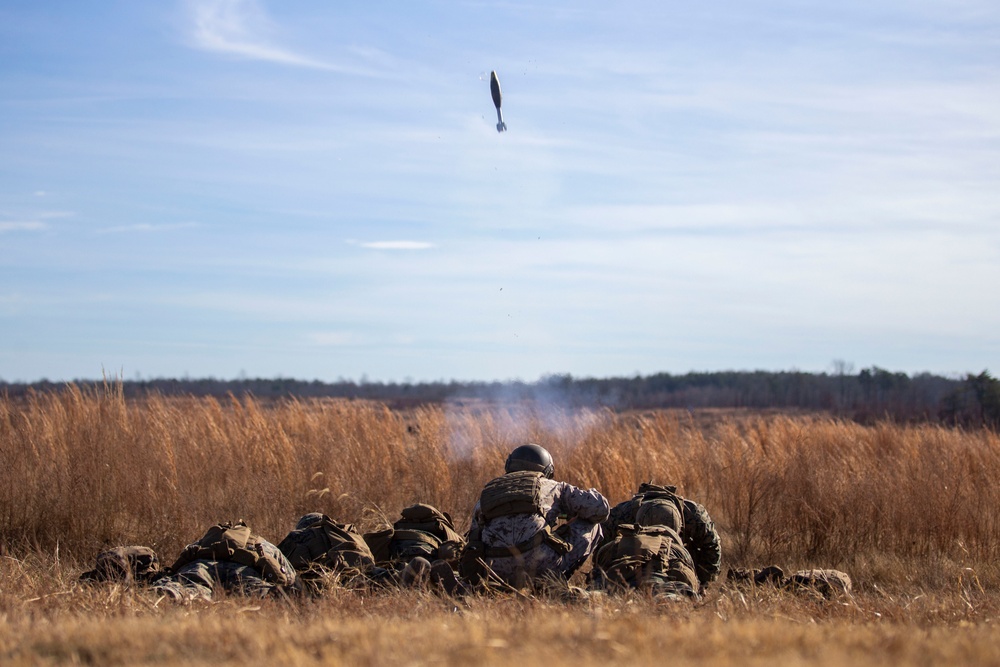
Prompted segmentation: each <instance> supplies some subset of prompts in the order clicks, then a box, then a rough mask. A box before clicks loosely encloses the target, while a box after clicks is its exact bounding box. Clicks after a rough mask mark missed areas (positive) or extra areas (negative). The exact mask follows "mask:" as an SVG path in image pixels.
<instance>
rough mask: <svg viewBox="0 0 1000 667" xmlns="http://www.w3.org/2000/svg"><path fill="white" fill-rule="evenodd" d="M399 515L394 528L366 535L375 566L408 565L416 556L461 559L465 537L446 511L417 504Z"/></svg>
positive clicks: (432, 558) (431, 558)
mask: <svg viewBox="0 0 1000 667" xmlns="http://www.w3.org/2000/svg"><path fill="white" fill-rule="evenodd" d="M400 514H401V517H400V519H398V520H397V521H396V522H395V523H394V524H393V525H392V528H387V529H385V530H380V531H377V532H372V533H365V535H364V538H365V542H366V543H367V544H368V547H369V548H370V549H371V551H372V555H373V556H374V557H375V562H376V563H388V562H391V561H402V562H409V561H410V560H411V559H413V558H415V557H417V556H421V557H423V558H427V559H428V560H436V559H439V558H441V559H444V560H449V561H452V560H455V559H457V558H458V556H459V554H460V553H461V551H462V549H463V548H464V546H465V538H464V537H463V536H462V535H461V534H460V533H459V532H458V531H456V530H455V526H454V524H453V523H452V520H451V516H449V515H448V513H447V512H442V511H440V510H438V509H437V508H435V507H433V506H431V505H425V504H423V503H418V504H416V505H411V506H409V507H406V508H404V509H403V510H402V512H401V513H400Z"/></svg>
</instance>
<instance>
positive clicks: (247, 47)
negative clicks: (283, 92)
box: [188, 0, 372, 74]
mask: <svg viewBox="0 0 1000 667" xmlns="http://www.w3.org/2000/svg"><path fill="white" fill-rule="evenodd" d="M188 6H189V10H190V17H191V32H190V40H191V43H192V45H193V46H194V47H196V48H198V49H202V50H204V51H212V52H215V53H221V54H224V55H228V56H233V57H237V58H244V59H246V60H257V61H263V62H270V63H275V64H278V65H287V66H290V67H302V68H308V69H317V70H327V71H331V72H340V73H344V74H372V72H367V71H365V70H363V69H359V68H352V67H345V66H343V65H338V64H336V63H330V62H326V61H323V60H317V59H315V58H310V57H308V56H305V55H302V54H299V53H295V52H294V51H291V50H289V49H286V48H283V47H281V46H278V45H276V44H274V43H272V41H271V40H270V39H269V38H268V35H267V33H268V32H270V31H271V20H270V18H269V17H268V16H267V13H266V12H265V11H264V9H263V8H262V7H261V5H260V4H259V3H258V2H255V0H189V3H188Z"/></svg>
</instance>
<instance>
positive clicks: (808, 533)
mask: <svg viewBox="0 0 1000 667" xmlns="http://www.w3.org/2000/svg"><path fill="white" fill-rule="evenodd" d="M526 441H533V442H538V443H540V444H543V445H544V446H546V447H547V448H549V450H550V451H551V452H552V454H553V456H554V457H555V460H556V470H557V477H558V478H560V479H564V480H566V481H569V482H571V483H574V484H577V485H581V486H586V487H591V486H593V487H596V488H598V489H599V490H601V491H602V492H603V493H605V495H607V496H608V497H609V498H610V499H611V501H612V502H617V501H620V500H622V499H625V498H627V497H628V496H629V495H630V493H631V492H632V491H633V490H634V489H635V488H636V487H637V486H638V484H639V483H640V482H642V481H646V480H650V479H652V480H655V481H657V482H661V483H673V484H676V485H677V486H678V487H679V490H680V491H681V492H682V493H683V494H684V495H685V496H687V497H690V498H693V499H695V500H698V501H699V502H701V503H702V504H704V505H705V506H706V507H707V508H708V510H709V512H710V514H711V515H712V517H713V518H714V519H715V521H716V524H717V527H718V528H719V529H720V532H721V534H722V536H723V545H724V549H725V560H726V561H727V563H728V564H730V565H752V564H766V563H770V562H777V563H780V564H782V565H788V566H813V565H822V566H830V567H840V568H842V569H847V570H848V571H849V572H851V573H852V574H854V576H855V578H856V579H861V580H871V581H873V582H882V583H885V584H897V585H902V584H906V583H907V582H910V581H913V580H915V579H916V578H919V579H920V581H921V582H922V585H927V586H934V585H948V582H953V581H955V577H957V576H959V575H960V574H961V573H962V572H972V573H974V576H976V577H977V578H978V580H979V581H990V582H996V581H997V580H998V577H997V575H996V571H997V568H996V567H995V566H994V565H993V563H995V562H997V556H998V555H1000V525H998V522H997V516H996V514H997V510H998V508H1000V486H998V485H997V484H996V482H995V480H997V479H1000V438H998V436H997V434H995V433H993V432H990V431H962V430H954V429H946V428H942V427H939V426H930V425H925V426H900V425H893V424H889V423H884V424H879V425H877V426H874V427H865V426H860V425H857V424H854V423H851V422H844V421H838V420H834V419H830V418H825V417H821V416H813V417H794V418H792V417H783V416H767V417H765V416H753V415H744V416H732V415H730V416H728V417H725V416H722V417H719V418H718V419H716V420H711V421H709V422H708V423H707V425H706V423H705V422H704V420H699V421H695V420H694V419H692V418H691V417H690V416H689V415H686V414H684V413H677V412H666V411H664V412H652V413H644V414H616V413H614V412H611V411H586V410H577V411H570V410H561V409H556V408H551V407H548V408H545V409H543V408H541V407H538V406H532V405H514V406H484V405H465V406H460V405H456V406H447V407H423V408H419V409H415V410H410V411H403V412H400V411H393V410H390V409H388V408H386V407H385V406H382V405H380V404H375V403H366V402H351V401H336V400H308V401H302V400H286V401H279V402H274V403H263V402H260V401H257V400H254V399H252V398H245V399H239V400H237V399H230V400H226V401H218V400H215V399H212V398H164V397H158V396H152V397H149V398H145V399H142V400H126V399H125V398H124V396H123V394H122V391H121V387H120V385H116V384H114V383H109V384H107V385H105V386H104V387H103V388H102V389H97V390H83V389H80V388H79V387H76V386H67V387H66V388H65V389H64V390H63V391H59V392H54V393H39V394H34V395H31V396H30V397H28V398H27V399H24V400H13V399H0V453H2V460H3V466H2V469H0V544H2V548H3V549H5V550H6V551H7V552H8V553H13V554H25V553H30V552H34V551H40V552H44V553H53V552H55V550H56V549H58V550H59V551H60V553H61V554H62V555H63V557H64V558H75V559H77V560H79V561H81V562H82V561H86V560H87V559H90V558H92V557H93V554H95V553H96V551H97V550H98V549H100V548H101V547H105V546H109V545H116V544H126V543H128V544H149V545H152V546H154V547H156V548H157V550H158V551H160V552H161V554H163V557H164V560H169V559H170V558H172V556H173V555H174V554H175V553H176V552H177V551H178V550H179V549H180V548H181V547H183V545H184V544H186V543H188V542H190V541H192V540H194V539H196V538H197V537H198V536H200V535H201V534H202V533H203V532H204V530H205V528H206V527H207V526H208V525H211V524H212V523H215V522H217V521H220V520H225V519H230V518H232V519H236V518H243V519H245V520H246V521H247V522H248V523H249V524H250V525H251V526H252V527H253V528H254V530H255V531H256V532H258V533H260V534H262V535H263V536H265V537H267V538H269V539H272V540H280V539H281V537H282V536H284V534H285V533H286V532H287V531H288V530H289V529H290V528H291V526H292V525H293V523H294V521H295V519H296V518H297V517H298V516H300V515H301V514H303V513H305V512H307V511H315V510H318V511H322V512H325V513H327V514H329V515H330V516H333V517H335V518H337V519H338V520H341V521H347V522H354V523H359V524H361V526H362V527H363V528H365V529H369V528H375V527H376V526H378V525H379V524H381V523H383V522H385V521H386V520H391V519H392V518H394V516H396V515H397V513H398V511H399V510H400V509H401V508H402V507H405V506H406V505H409V504H411V503H414V502H426V503H430V504H433V505H435V506H437V507H440V508H442V509H445V510H447V511H449V512H451V513H452V514H453V516H454V517H455V519H456V522H457V523H458V524H459V527H460V528H462V527H465V526H467V525H468V521H469V517H470V512H471V508H472V506H473V505H474V503H475V500H476V498H477V496H478V493H479V491H480V489H481V488H482V485H483V484H484V483H485V482H486V481H487V480H488V479H490V478H491V477H493V476H495V475H496V474H498V472H499V471H501V470H502V466H503V461H504V458H505V456H506V455H507V453H508V452H509V450H510V449H511V448H513V447H514V446H516V445H518V444H521V443H523V442H526ZM967 568H968V569H967ZM859 574H860V575H861V576H859ZM966 576H972V575H966Z"/></svg>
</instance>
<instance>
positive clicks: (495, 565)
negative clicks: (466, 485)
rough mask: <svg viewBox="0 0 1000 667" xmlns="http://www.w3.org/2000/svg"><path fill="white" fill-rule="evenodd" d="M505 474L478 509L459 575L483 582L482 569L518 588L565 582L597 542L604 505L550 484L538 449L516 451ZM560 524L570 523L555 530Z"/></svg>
mask: <svg viewBox="0 0 1000 667" xmlns="http://www.w3.org/2000/svg"><path fill="white" fill-rule="evenodd" d="M504 472H505V474H504V475H503V476H501V477H497V478H496V479H493V480H491V481H490V482H489V483H487V484H486V487H485V488H484V489H483V491H482V494H481V495H480V497H479V502H478V503H476V507H475V510H474V512H473V518H472V527H471V529H470V530H469V543H468V545H467V547H466V549H465V552H464V553H463V557H462V566H461V568H460V569H461V572H462V574H463V575H464V576H465V577H467V578H470V579H471V580H473V581H475V580H477V579H482V578H483V577H484V576H485V575H484V572H485V571H486V570H485V568H483V567H482V565H486V566H488V567H489V568H490V569H492V571H493V572H495V573H496V574H497V575H499V576H500V577H501V578H502V579H504V580H505V581H506V582H508V583H510V584H512V585H514V586H516V587H521V586H523V585H525V584H527V583H530V582H531V581H533V580H537V579H539V578H541V577H547V578H553V577H555V578H560V579H567V580H568V579H569V577H570V576H571V575H572V574H573V573H574V572H575V571H576V570H577V568H579V567H580V566H581V565H582V564H583V563H584V561H586V560H587V557H588V556H590V554H591V552H593V550H594V546H595V545H596V544H597V542H598V540H600V538H601V534H602V533H601V522H602V521H604V520H605V519H607V518H608V510H609V506H608V501H607V499H606V498H605V497H604V496H602V495H601V494H600V493H599V492H598V491H597V490H595V489H589V490H586V491H585V490H583V489H579V488H577V487H575V486H573V485H571V484H567V483H566V482H556V481H554V480H553V479H552V476H553V472H554V466H553V463H552V456H551V455H550V454H549V452H548V451H546V450H545V448H544V447H540V446H539V445H535V444H527V445H521V446H520V447H517V448H516V449H514V451H512V452H511V453H510V456H508V457H507V462H506V463H505V465H504ZM561 518H564V519H567V520H568V523H566V524H564V525H562V526H561V527H559V528H558V529H557V530H553V529H554V528H556V526H557V524H558V522H559V520H560V519H561Z"/></svg>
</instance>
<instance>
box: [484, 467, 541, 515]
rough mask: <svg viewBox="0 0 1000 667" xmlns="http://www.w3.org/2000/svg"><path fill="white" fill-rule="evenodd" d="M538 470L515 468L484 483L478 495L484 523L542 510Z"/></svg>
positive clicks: (539, 512) (537, 512)
mask: <svg viewBox="0 0 1000 667" xmlns="http://www.w3.org/2000/svg"><path fill="white" fill-rule="evenodd" d="M541 481H542V473H540V472H534V471H529V470H519V471H517V472H511V473H507V474H506V475H503V476H501V477H497V478H496V479H492V480H490V481H489V482H487V484H486V486H485V487H484V488H483V492H482V494H480V496H479V511H480V512H481V513H482V515H483V518H484V519H485V520H486V522H489V521H492V520H493V519H496V518H498V517H501V516H510V515H512V514H539V515H543V516H544V512H543V510H542V484H541Z"/></svg>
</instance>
